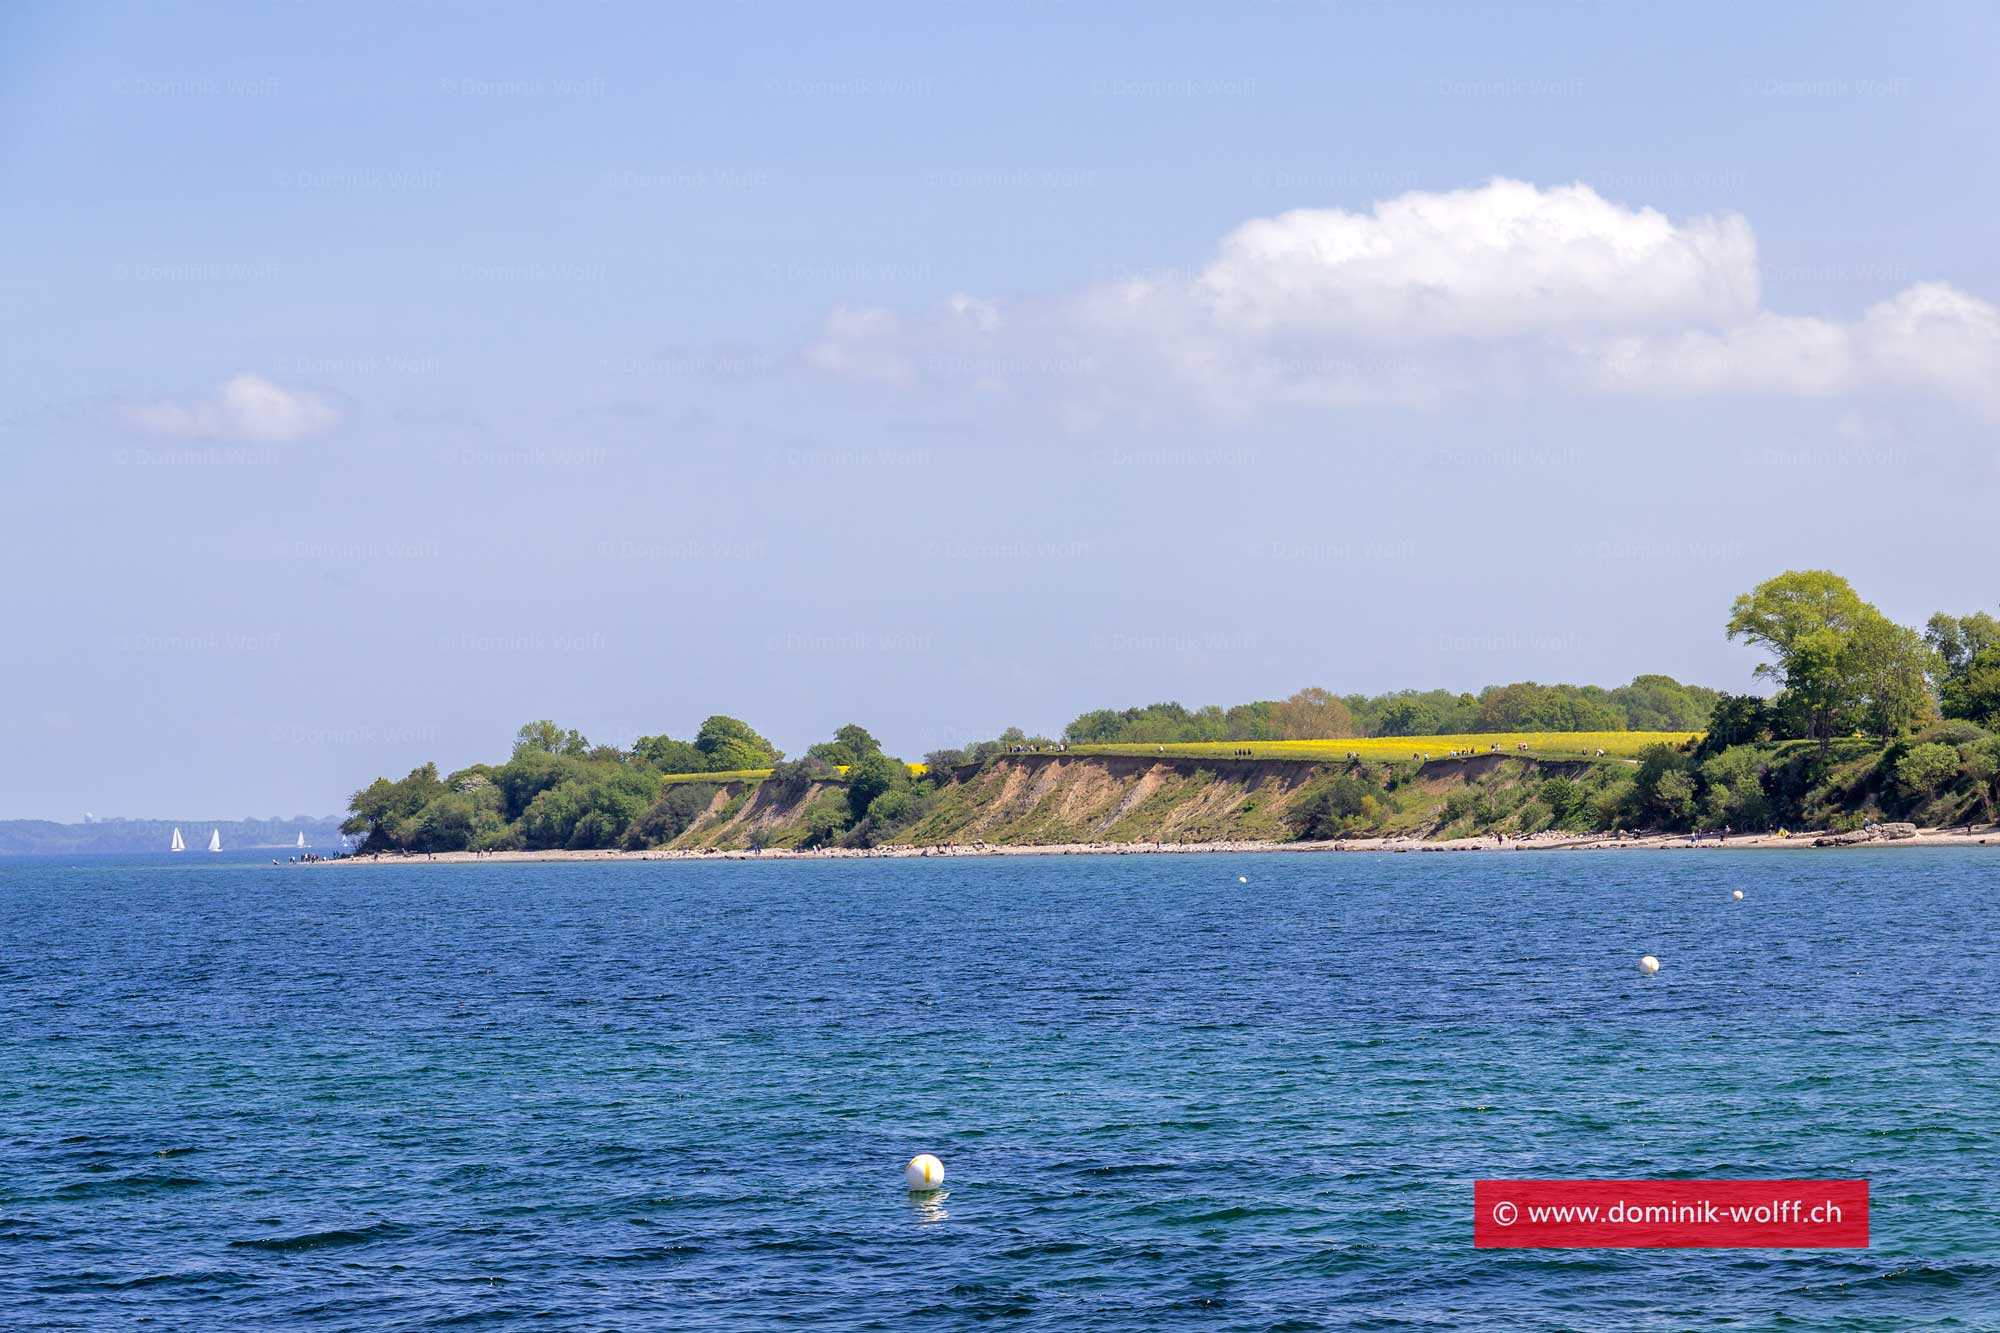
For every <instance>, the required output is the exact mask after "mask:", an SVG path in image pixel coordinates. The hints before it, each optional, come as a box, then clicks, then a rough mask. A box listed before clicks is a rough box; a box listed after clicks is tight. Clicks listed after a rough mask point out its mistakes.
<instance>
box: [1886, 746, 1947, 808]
mask: <svg viewBox="0 0 2000 1333" xmlns="http://www.w3.org/2000/svg"><path fill="white" fill-rule="evenodd" d="M1958 769H1959V757H1958V750H1957V749H1956V748H1955V747H1953V746H1950V745H1945V744H1942V743H1941V742H1938V741H1925V742H1924V743H1923V744H1921V745H1913V746H1911V747H1910V749H1909V752H1908V753H1907V754H1905V755H1904V756H1903V757H1902V758H1901V759H1898V760H1897V761H1896V781H1897V782H1898V783H1900V784H1901V785H1902V787H1903V789H1904V790H1905V791H1908V792H1911V793H1913V794H1914V795H1916V796H1918V797H1924V798H1928V797H1930V796H1931V795H1933V794H1934V793H1935V792H1936V791H1937V789H1938V788H1940V787H1942V786H1944V785H1945V783H1947V782H1950V781H1951V780H1952V779H1953V778H1955V777H1957V776H1958Z"/></svg>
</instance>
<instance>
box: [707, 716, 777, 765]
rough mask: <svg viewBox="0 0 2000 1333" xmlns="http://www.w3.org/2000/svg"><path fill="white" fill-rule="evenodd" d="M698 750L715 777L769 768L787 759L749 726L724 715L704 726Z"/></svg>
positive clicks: (711, 719) (712, 718)
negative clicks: (739, 771)
mask: <svg viewBox="0 0 2000 1333" xmlns="http://www.w3.org/2000/svg"><path fill="white" fill-rule="evenodd" d="M694 746H695V749H697V750H699V751H701V753H702V755H703V757H704V758H705V759H706V760H707V763H706V764H705V765H704V767H705V769H706V770H707V771H708V772H711V773H729V772H734V771H736V770H738V769H745V768H769V767H770V766H771V765H773V764H775V763H777V762H778V761H779V760H780V759H783V758H784V757H785V755H784V752H783V751H781V750H779V749H778V748H777V747H776V746H774V745H772V744H771V742H769V741H767V740H765V739H764V738H763V737H762V736H759V735H758V734H757V733H756V732H754V731H752V730H751V729H750V724H749V723H747V722H742V721H739V720H737V719H736V718H733V717H726V716H724V715H723V714H720V713H718V714H716V715H715V716H714V717H711V718H709V719H708V720H707V721H706V722H703V723H702V724H701V730H700V731H699V732H697V733H696V734H695V738H694Z"/></svg>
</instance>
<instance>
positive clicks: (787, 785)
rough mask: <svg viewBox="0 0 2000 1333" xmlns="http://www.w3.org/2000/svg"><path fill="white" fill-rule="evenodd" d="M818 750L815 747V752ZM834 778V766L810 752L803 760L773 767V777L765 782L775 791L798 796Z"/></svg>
mask: <svg viewBox="0 0 2000 1333" xmlns="http://www.w3.org/2000/svg"><path fill="white" fill-rule="evenodd" d="M818 748H819V747H818V746H817V745H815V746H814V747H813V750H817V749H818ZM833 776H834V770H833V765H832V764H830V763H828V762H826V761H825V760H824V759H821V758H820V757H819V756H818V755H816V754H814V753H813V752H812V750H808V751H806V757H805V758H803V759H793V760H787V761H783V762H780V763H776V764H773V765H771V776H770V777H768V778H766V779H765V781H766V782H768V783H770V784H771V787H772V790H774V791H778V792H782V793H784V794H785V795H788V796H797V795H800V794H802V793H803V792H804V791H805V790H806V788H808V787H810V786H812V784H813V783H815V782H824V781H826V780H827V779H829V778H831V777H833Z"/></svg>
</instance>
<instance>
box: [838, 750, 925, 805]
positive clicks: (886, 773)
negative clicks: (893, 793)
mask: <svg viewBox="0 0 2000 1333" xmlns="http://www.w3.org/2000/svg"><path fill="white" fill-rule="evenodd" d="M909 773H910V771H909V769H908V768H907V767H905V766H904V765H903V764H900V763H898V762H897V761H896V760H894V759H891V758H890V757H889V756H888V755H886V754H883V753H882V752H881V751H880V750H877V751H876V752H875V753H874V754H870V755H863V756H862V757H861V758H859V759H857V760H855V761H854V766H853V767H851V768H849V769H848V770H847V807H848V810H849V811H850V812H851V813H852V814H853V816H854V818H855V819H856V820H859V819H861V818H862V817H864V816H865V815H866V814H867V813H868V807H869V806H870V805H872V804H874V802H875V798H876V797H878V796H880V795H881V794H882V793H883V792H885V791H888V790H889V789H890V788H892V787H896V786H898V785H902V784H907V783H908V781H909Z"/></svg>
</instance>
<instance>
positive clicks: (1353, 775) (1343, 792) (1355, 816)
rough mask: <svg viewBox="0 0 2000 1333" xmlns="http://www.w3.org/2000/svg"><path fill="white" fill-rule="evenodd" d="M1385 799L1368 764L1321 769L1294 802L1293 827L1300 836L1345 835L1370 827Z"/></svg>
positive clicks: (1327, 836)
mask: <svg viewBox="0 0 2000 1333" xmlns="http://www.w3.org/2000/svg"><path fill="white" fill-rule="evenodd" d="M1387 799H1388V791H1387V789H1386V788H1384V787H1383V785H1382V783H1381V781H1380V779H1379V778H1377V776H1376V770H1375V769H1373V768H1372V767H1370V766H1369V765H1366V764H1356V765H1352V766H1350V767H1349V768H1346V769H1343V770H1339V771H1335V770H1333V769H1322V770H1320V776H1319V777H1317V778H1316V779H1314V781H1313V783H1312V784H1311V785H1310V786H1309V787H1308V788H1307V789H1306V790H1305V792H1304V793H1302V794H1301V796H1300V798H1299V800H1298V802H1297V804H1296V805H1295V807H1294V811H1295V812H1294V816H1293V820H1294V824H1293V827H1294V829H1295V830H1296V832H1297V833H1298V836H1300V837H1301V838H1310V839H1319V840H1323V839H1327V838H1340V837H1346V836H1348V835H1350V834H1353V833H1357V832H1359V831H1361V830H1363V829H1367V828H1371V827H1373V826H1374V825H1375V823H1376V822H1377V821H1378V820H1379V819H1380V818H1381V816H1382V813H1383V809H1384V806H1385V803H1386V801H1387Z"/></svg>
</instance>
